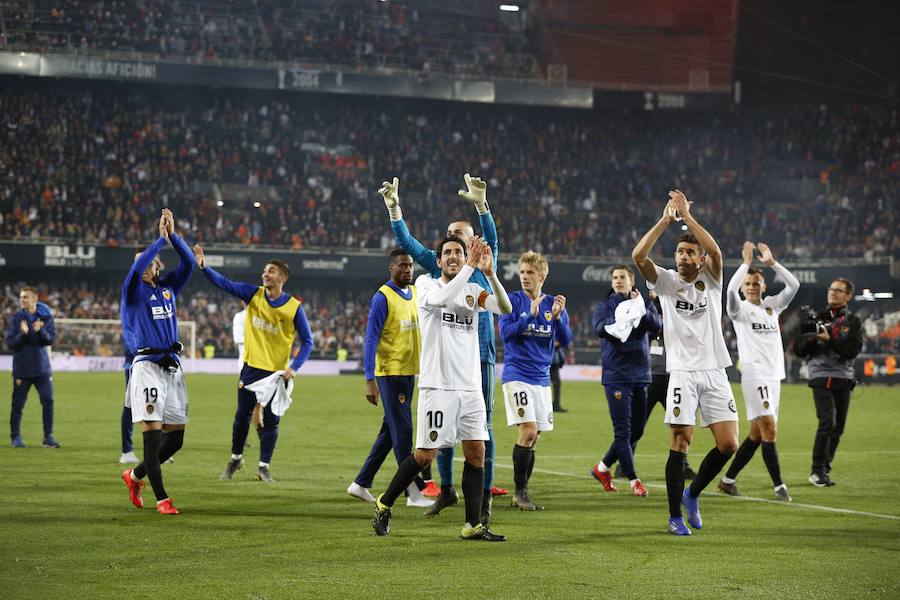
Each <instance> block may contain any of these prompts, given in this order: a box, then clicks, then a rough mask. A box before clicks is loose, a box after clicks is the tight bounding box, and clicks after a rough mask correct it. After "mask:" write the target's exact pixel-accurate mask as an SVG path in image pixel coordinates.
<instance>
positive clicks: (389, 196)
mask: <svg viewBox="0 0 900 600" xmlns="http://www.w3.org/2000/svg"><path fill="white" fill-rule="evenodd" d="M399 190H400V180H399V179H397V178H396V177H394V181H393V183H389V182H387V181H382V182H381V188H380V189H379V190H378V193H379V194H381V197H382V198H384V205H385V206H386V207H387V209H388V214H389V215H391V221H399V220H401V219H402V218H403V213H402V212H401V211H400V194H399Z"/></svg>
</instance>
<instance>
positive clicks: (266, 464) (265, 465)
mask: <svg viewBox="0 0 900 600" xmlns="http://www.w3.org/2000/svg"><path fill="white" fill-rule="evenodd" d="M259 468H260V469H262V468H266V469H268V468H269V463H264V462H263V461H259Z"/></svg>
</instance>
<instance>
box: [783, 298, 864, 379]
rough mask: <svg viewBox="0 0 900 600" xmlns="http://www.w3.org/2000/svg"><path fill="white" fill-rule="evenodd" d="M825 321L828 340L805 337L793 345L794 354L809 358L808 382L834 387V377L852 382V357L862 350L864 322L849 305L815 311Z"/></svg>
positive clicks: (818, 318) (820, 319) (819, 318)
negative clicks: (847, 306) (850, 309)
mask: <svg viewBox="0 0 900 600" xmlns="http://www.w3.org/2000/svg"><path fill="white" fill-rule="evenodd" d="M816 320H818V321H821V322H823V323H825V325H826V330H827V331H828V341H827V342H824V341H822V340H820V339H818V338H817V337H815V336H808V337H803V338H801V339H799V340H797V342H796V343H795V344H794V353H795V354H796V355H797V356H799V357H800V358H807V359H808V363H807V366H808V368H809V385H810V386H811V387H832V381H833V380H834V379H839V380H846V381H853V379H854V376H853V359H855V358H856V355H857V354H859V351H860V350H861V349H862V343H863V340H862V322H860V320H859V317H857V316H856V315H854V314H852V313H851V312H850V311H849V310H848V309H847V308H846V307H845V308H842V309H839V310H837V311H834V310H832V309H831V307H826V308H824V309H822V310H820V311H819V312H818V313H816Z"/></svg>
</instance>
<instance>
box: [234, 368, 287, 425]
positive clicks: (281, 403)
mask: <svg viewBox="0 0 900 600" xmlns="http://www.w3.org/2000/svg"><path fill="white" fill-rule="evenodd" d="M282 375H284V371H275V372H274V373H272V374H271V375H269V376H268V377H264V378H263V379H260V380H259V381H254V382H253V383H251V384H248V385H245V386H244V389H246V390H247V391H248V392H253V393H254V394H256V401H257V402H258V403H259V404H260V406H262V407H263V408H265V406H266V404H268V403H269V402H270V401H271V402H272V413H273V414H274V415H275V416H277V417H282V416H284V413H285V411H287V409H288V407H290V405H291V402H293V401H294V399H293V398H291V394H293V393H294V380H293V379H291V380H290V381H288V382H287V385H284V379H283V378H282Z"/></svg>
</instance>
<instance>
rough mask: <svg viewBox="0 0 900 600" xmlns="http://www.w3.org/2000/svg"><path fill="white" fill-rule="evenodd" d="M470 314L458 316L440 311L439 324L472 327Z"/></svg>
mask: <svg viewBox="0 0 900 600" xmlns="http://www.w3.org/2000/svg"><path fill="white" fill-rule="evenodd" d="M473 321H474V320H473V319H472V315H465V316H460V315H458V314H456V313H452V312H443V311H442V312H441V325H443V326H444V327H452V328H454V329H472V323H473Z"/></svg>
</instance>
